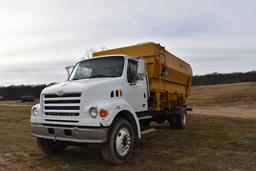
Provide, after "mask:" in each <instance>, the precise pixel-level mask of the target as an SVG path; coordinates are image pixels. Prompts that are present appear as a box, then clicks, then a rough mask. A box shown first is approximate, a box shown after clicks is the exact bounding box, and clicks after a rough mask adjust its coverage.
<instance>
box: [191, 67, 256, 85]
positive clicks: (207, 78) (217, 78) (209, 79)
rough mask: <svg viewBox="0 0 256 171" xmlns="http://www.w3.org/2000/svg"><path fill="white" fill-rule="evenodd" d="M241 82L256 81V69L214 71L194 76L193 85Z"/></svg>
mask: <svg viewBox="0 0 256 171" xmlns="http://www.w3.org/2000/svg"><path fill="white" fill-rule="evenodd" d="M240 82H256V71H250V72H245V73H242V72H234V73H228V74H221V73H212V74H206V75H199V76H198V75H196V76H193V80H192V85H193V86H199V85H213V84H228V83H240Z"/></svg>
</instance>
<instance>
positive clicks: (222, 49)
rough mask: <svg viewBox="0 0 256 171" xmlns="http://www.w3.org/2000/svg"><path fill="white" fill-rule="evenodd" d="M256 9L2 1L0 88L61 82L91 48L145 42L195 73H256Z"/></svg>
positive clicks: (243, 5)
mask: <svg viewBox="0 0 256 171" xmlns="http://www.w3.org/2000/svg"><path fill="white" fill-rule="evenodd" d="M255 10H256V2H255V1H252V0H248V1H246V2H244V1H240V0H235V1H234V0H233V1H231V0H226V1H220V0H215V1H212V0H193V1H189V0H180V1H172V0H158V1H148V0H147V1H146V0H141V1H135V0H130V1H124V0H119V1H118V0H110V1H100V0H87V1H83V0H76V1H71V0H55V1H51V0H38V1H33V0H26V1H18V0H9V1H1V2H0V37H1V39H0V80H1V82H0V85H9V84H20V83H43V82H48V81H49V82H51V81H52V80H57V81H59V80H60V81H61V80H63V79H64V78H65V74H66V73H65V71H64V70H63V67H64V66H66V65H69V64H73V63H75V62H76V61H78V60H79V59H81V57H83V56H84V55H85V54H86V50H87V49H89V48H99V47H100V46H106V47H108V48H114V47H119V46H124V45H130V44H135V43H140V42H145V41H155V42H159V43H161V44H162V45H163V46H165V47H166V48H167V49H168V50H169V51H171V52H172V53H174V54H176V55H177V56H180V57H181V58H183V59H185V60H187V61H188V62H189V63H191V64H192V66H193V69H194V73H195V74H205V73H209V72H215V71H217V72H233V71H247V70H253V69H254V70H255V67H254V65H253V64H255V63H256V58H255V55H256V52H255V49H256V44H255V40H256V34H255V33H254V32H255V30H256V18H255V17H254V15H255ZM35 66H38V67H36V68H35ZM35 70H36V72H34V71H35Z"/></svg>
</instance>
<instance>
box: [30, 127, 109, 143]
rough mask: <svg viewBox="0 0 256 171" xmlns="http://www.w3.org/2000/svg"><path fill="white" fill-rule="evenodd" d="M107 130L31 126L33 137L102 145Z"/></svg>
mask: <svg viewBox="0 0 256 171" xmlns="http://www.w3.org/2000/svg"><path fill="white" fill-rule="evenodd" d="M108 130H109V128H101V127H99V128H80V127H76V126H72V127H70V126H69V127H65V126H51V125H47V126H45V125H42V124H31V131H32V135H33V136H35V137H40V138H46V139H53V140H60V141H70V142H79V143H104V142H106V141H107V140H108Z"/></svg>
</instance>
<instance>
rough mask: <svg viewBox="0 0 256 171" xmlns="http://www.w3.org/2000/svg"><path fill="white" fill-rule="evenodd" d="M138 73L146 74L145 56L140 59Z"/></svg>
mask: <svg viewBox="0 0 256 171" xmlns="http://www.w3.org/2000/svg"><path fill="white" fill-rule="evenodd" d="M137 73H138V74H144V73H145V60H144V58H139V59H138V71H137Z"/></svg>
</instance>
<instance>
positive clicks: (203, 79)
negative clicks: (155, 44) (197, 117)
mask: <svg viewBox="0 0 256 171" xmlns="http://www.w3.org/2000/svg"><path fill="white" fill-rule="evenodd" d="M240 82H256V71H251V72H246V73H240V72H239V73H238V72H237V73H229V74H220V73H212V74H207V75H195V76H193V81H192V85H193V86H199V85H213V84H227V83H240ZM45 87H46V85H45V84H42V85H12V86H8V87H0V100H20V99H21V97H22V96H33V97H35V98H39V97H40V93H41V91H42V90H43V89H44V88H45Z"/></svg>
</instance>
